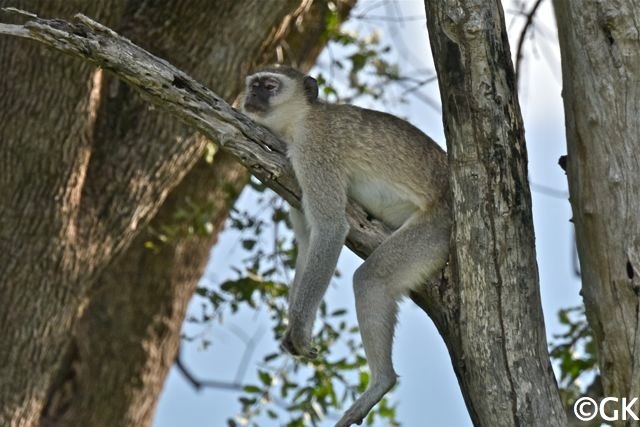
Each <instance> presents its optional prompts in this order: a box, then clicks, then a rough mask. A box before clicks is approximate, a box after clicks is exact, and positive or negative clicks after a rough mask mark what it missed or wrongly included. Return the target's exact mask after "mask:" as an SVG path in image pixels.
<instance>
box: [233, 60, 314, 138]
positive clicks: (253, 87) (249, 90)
mask: <svg viewBox="0 0 640 427" xmlns="http://www.w3.org/2000/svg"><path fill="white" fill-rule="evenodd" d="M317 99H318V82H317V81H316V79H314V78H313V77H311V76H306V75H304V74H303V73H301V72H300V71H298V70H296V69H294V68H290V67H268V68H263V69H261V70H259V71H257V72H255V73H254V74H251V75H250V76H248V77H247V79H246V88H245V94H244V100H243V102H242V110H243V112H244V113H245V114H247V115H248V116H249V117H251V118H252V119H253V120H255V121H256V122H258V123H261V124H263V125H266V126H267V127H269V128H271V129H272V130H274V131H277V128H280V127H281V126H282V125H284V124H285V123H286V122H292V121H295V120H297V119H299V116H300V113H302V112H304V111H306V110H307V107H308V106H310V105H311V104H313V103H315V102H317Z"/></svg>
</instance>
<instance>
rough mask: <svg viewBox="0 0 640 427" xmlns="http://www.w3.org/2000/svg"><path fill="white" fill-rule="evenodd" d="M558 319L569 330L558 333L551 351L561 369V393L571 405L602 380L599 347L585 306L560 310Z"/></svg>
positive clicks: (567, 404) (564, 400)
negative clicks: (599, 366) (599, 371)
mask: <svg viewBox="0 0 640 427" xmlns="http://www.w3.org/2000/svg"><path fill="white" fill-rule="evenodd" d="M558 319H559V321H560V323H561V324H562V325H564V326H565V327H566V329H567V330H566V332H564V333H562V334H557V335H555V336H554V341H553V342H552V343H551V345H550V352H549V353H550V355H551V359H552V360H553V361H554V362H555V363H556V365H557V367H558V369H559V381H558V385H559V388H560V396H561V398H562V400H563V403H564V404H565V405H566V406H570V405H572V404H573V402H575V401H576V400H577V399H578V398H579V397H580V396H582V395H583V394H584V392H585V390H586V388H587V387H590V385H591V384H592V383H593V382H594V381H599V376H598V362H597V359H596V350H597V349H596V344H595V341H594V339H593V333H592V331H591V328H590V327H589V324H588V323H587V319H586V316H585V312H584V306H578V307H570V308H566V309H563V310H560V312H559V313H558Z"/></svg>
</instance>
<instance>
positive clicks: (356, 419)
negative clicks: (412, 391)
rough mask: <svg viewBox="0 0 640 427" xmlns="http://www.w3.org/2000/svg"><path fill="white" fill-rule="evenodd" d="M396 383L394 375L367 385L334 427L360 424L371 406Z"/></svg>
mask: <svg viewBox="0 0 640 427" xmlns="http://www.w3.org/2000/svg"><path fill="white" fill-rule="evenodd" d="M395 384H396V376H395V374H393V375H392V376H389V377H386V378H385V379H384V380H380V381H376V382H374V383H372V384H370V385H369V388H367V389H366V390H365V392H364V393H363V394H362V396H360V397H359V398H358V399H357V400H356V401H355V402H354V403H353V405H351V407H350V408H349V409H347V412H345V413H344V415H343V416H342V418H340V421H338V423H337V424H336V426H335V427H349V426H350V425H352V424H357V425H360V424H362V420H364V418H365V417H366V416H367V414H368V413H369V411H370V410H371V408H373V407H374V406H375V405H376V403H378V402H380V400H381V399H382V398H383V397H384V395H385V394H386V393H387V392H388V391H389V390H391V388H392V387H393V386H394V385H395Z"/></svg>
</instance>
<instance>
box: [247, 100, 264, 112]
mask: <svg viewBox="0 0 640 427" xmlns="http://www.w3.org/2000/svg"><path fill="white" fill-rule="evenodd" d="M244 110H245V111H246V112H248V113H254V114H260V113H266V112H267V108H266V107H265V106H264V105H262V104H260V103H257V102H253V101H251V100H250V99H248V100H247V101H245V103H244Z"/></svg>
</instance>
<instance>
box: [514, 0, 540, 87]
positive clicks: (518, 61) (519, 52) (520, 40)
mask: <svg viewBox="0 0 640 427" xmlns="http://www.w3.org/2000/svg"><path fill="white" fill-rule="evenodd" d="M542 1H543V0H536V2H535V4H534V5H533V7H532V8H531V10H530V11H529V12H528V13H527V14H526V17H527V21H526V22H525V24H524V27H523V28H522V31H521V32H520V37H519V38H518V49H517V51H516V52H517V53H516V82H518V81H520V65H521V64H522V58H523V53H522V50H523V49H524V39H525V38H526V37H527V33H528V32H529V29H531V27H532V26H533V18H534V16H535V15H536V12H537V11H538V7H540V5H541V4H542Z"/></svg>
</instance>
